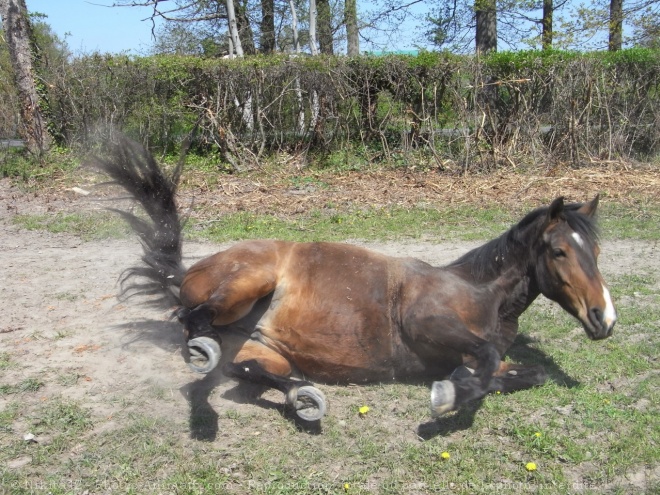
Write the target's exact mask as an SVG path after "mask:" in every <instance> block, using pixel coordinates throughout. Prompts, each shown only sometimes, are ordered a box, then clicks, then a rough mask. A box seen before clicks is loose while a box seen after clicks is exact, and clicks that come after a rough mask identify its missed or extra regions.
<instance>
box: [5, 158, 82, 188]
mask: <svg viewBox="0 0 660 495" xmlns="http://www.w3.org/2000/svg"><path fill="white" fill-rule="evenodd" d="M79 164H80V160H79V157H76V156H75V154H74V153H72V152H70V151H68V150H63V149H57V148H54V149H52V150H51V151H50V152H49V154H48V156H47V158H46V159H45V160H43V161H38V160H35V159H34V158H33V157H30V156H29V155H27V154H26V153H24V152H23V151H22V150H8V151H5V152H4V156H2V160H0V177H10V178H12V179H17V184H20V185H21V186H22V187H24V188H26V189H36V188H39V187H41V186H43V185H44V184H46V183H48V182H51V181H52V180H53V179H63V178H64V179H67V180H73V176H74V175H75V171H76V169H77V168H78V167H79Z"/></svg>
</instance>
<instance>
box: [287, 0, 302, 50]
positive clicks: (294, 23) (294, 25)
mask: <svg viewBox="0 0 660 495" xmlns="http://www.w3.org/2000/svg"><path fill="white" fill-rule="evenodd" d="M289 8H290V9H291V30H292V31H293V51H294V53H300V38H299V36H298V14H297V13H296V5H295V4H294V3H293V0H289Z"/></svg>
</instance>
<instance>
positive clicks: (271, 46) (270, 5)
mask: <svg viewBox="0 0 660 495" xmlns="http://www.w3.org/2000/svg"><path fill="white" fill-rule="evenodd" d="M259 51H260V52H261V53H265V54H269V53H273V52H274V51H275V1H274V0H261V36H260V42H259Z"/></svg>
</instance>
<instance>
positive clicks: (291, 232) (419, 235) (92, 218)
mask: <svg viewBox="0 0 660 495" xmlns="http://www.w3.org/2000/svg"><path fill="white" fill-rule="evenodd" d="M523 214H524V211H522V210H521V211H520V212H510V211H507V210H505V209H503V208H500V207H490V208H478V207H474V206H463V207H460V208H458V207H447V208H443V209H434V208H426V207H425V208H421V207H412V208H382V209H372V208H365V209H355V208H354V209H352V210H347V211H343V212H335V211H333V212H328V211H325V210H316V211H312V212H310V213H307V214H304V215H300V216H298V217H292V218H280V217H278V216H275V215H258V214H254V213H250V212H240V213H233V214H227V215H224V216H222V217H221V218H218V219H214V220H199V221H195V220H194V219H191V220H189V221H188V222H187V223H186V225H185V233H186V235H187V236H188V237H189V238H191V239H199V240H208V241H212V242H227V241H233V240H243V239H264V238H277V239H283V240H297V241H343V240H347V239H355V240H365V241H370V240H379V241H382V240H405V239H435V240H466V241H467V240H487V239H490V238H493V237H496V236H498V235H500V234H501V233H503V232H504V231H506V230H507V229H508V228H509V227H511V226H512V225H513V224H514V223H516V222H517V221H519V220H520V219H521V218H522V215H523ZM599 218H600V223H601V231H602V236H603V237H604V238H605V239H642V240H652V239H658V238H660V221H659V220H658V219H660V207H646V208H645V209H644V211H643V212H642V213H640V212H639V211H637V210H633V209H631V208H629V207H622V206H616V205H608V206H607V207H606V208H604V211H601V212H600V215H599ZM13 222H14V223H15V224H16V225H19V226H21V227H23V228H26V229H29V230H45V231H48V232H52V233H68V234H73V235H76V236H79V237H80V238H81V239H83V240H87V241H88V240H102V239H116V238H122V237H127V236H128V235H129V234H130V230H129V228H128V227H127V226H126V224H125V223H124V222H123V221H122V220H121V219H120V218H119V217H118V216H117V215H115V214H112V213H110V212H100V213H92V212H89V213H71V214H62V213H55V214H44V215H16V216H15V217H13Z"/></svg>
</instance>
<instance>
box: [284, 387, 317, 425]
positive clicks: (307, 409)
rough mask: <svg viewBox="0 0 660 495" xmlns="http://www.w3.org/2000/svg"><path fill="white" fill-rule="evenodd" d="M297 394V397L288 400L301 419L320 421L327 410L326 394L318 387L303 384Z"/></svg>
mask: <svg viewBox="0 0 660 495" xmlns="http://www.w3.org/2000/svg"><path fill="white" fill-rule="evenodd" d="M295 394H296V396H295V399H294V400H290V401H289V400H287V402H290V403H291V405H292V406H293V408H294V409H295V410H296V414H297V415H298V417H299V418H300V419H303V420H305V421H318V420H319V419H321V418H322V417H323V416H324V415H325V412H326V410H327V407H326V402H325V395H323V392H321V391H320V390H319V389H318V388H316V387H313V386H312V385H303V386H302V387H299V388H298V389H297V390H296V391H295ZM287 399H289V398H288V397H287Z"/></svg>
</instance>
